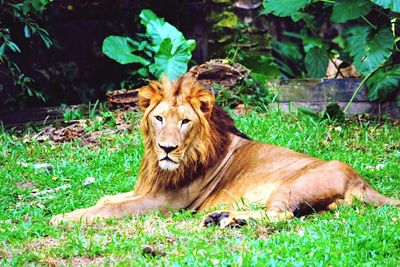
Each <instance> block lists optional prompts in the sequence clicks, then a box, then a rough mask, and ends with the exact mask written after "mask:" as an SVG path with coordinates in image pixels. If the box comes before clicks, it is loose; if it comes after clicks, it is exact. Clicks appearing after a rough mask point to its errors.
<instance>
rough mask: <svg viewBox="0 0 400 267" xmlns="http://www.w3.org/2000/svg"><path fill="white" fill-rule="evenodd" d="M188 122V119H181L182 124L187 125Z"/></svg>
mask: <svg viewBox="0 0 400 267" xmlns="http://www.w3.org/2000/svg"><path fill="white" fill-rule="evenodd" d="M189 122H190V120H188V119H183V120H182V124H187V123H189Z"/></svg>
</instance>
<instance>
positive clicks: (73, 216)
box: [50, 209, 90, 225]
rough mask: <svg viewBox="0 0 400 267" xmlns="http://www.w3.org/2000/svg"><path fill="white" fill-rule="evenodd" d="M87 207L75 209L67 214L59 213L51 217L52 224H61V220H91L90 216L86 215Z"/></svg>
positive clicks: (69, 221)
mask: <svg viewBox="0 0 400 267" xmlns="http://www.w3.org/2000/svg"><path fill="white" fill-rule="evenodd" d="M85 213H86V209H78V210H74V211H72V212H70V213H66V214H58V215H56V216H54V217H53V218H51V220H50V224H52V225H59V224H60V223H61V222H68V223H71V222H79V221H81V220H85V222H90V220H89V218H86V216H85Z"/></svg>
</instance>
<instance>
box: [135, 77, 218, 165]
mask: <svg viewBox="0 0 400 267" xmlns="http://www.w3.org/2000/svg"><path fill="white" fill-rule="evenodd" d="M139 98H140V106H141V109H142V110H143V111H144V116H143V120H142V124H141V128H142V132H143V135H144V139H145V145H146V146H147V147H146V149H151V150H152V152H153V153H154V154H155V157H156V160H157V161H158V166H159V167H160V168H161V169H163V170H166V171H175V170H177V169H179V168H180V167H181V166H184V165H188V164H190V163H191V164H193V163H195V162H197V161H204V160H205V159H204V157H202V155H205V154H206V153H205V151H206V149H207V147H206V146H207V145H206V144H204V142H202V139H204V138H202V135H204V134H205V130H207V129H208V122H207V115H208V114H209V112H210V111H211V108H212V104H213V101H214V96H213V95H212V93H211V92H209V91H207V90H204V89H203V88H202V87H200V86H199V85H198V84H197V83H196V82H195V81H194V80H192V79H181V80H178V81H177V82H176V83H172V82H169V81H167V82H163V83H155V82H152V83H151V84H150V85H149V86H146V87H143V88H141V89H140V91H139Z"/></svg>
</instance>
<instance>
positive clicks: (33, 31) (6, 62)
mask: <svg viewBox="0 0 400 267" xmlns="http://www.w3.org/2000/svg"><path fill="white" fill-rule="evenodd" d="M50 2H51V1H50V0H25V1H22V2H21V1H5V0H0V75H2V76H4V77H6V79H9V80H11V81H12V82H13V84H14V85H15V86H16V87H19V88H20V92H19V93H18V94H17V95H16V96H12V97H9V98H8V99H7V100H6V102H5V103H2V104H3V105H7V104H8V103H12V102H17V103H18V104H20V105H22V104H23V102H22V101H20V99H23V98H26V97H27V96H29V97H30V96H35V97H38V98H40V99H42V100H43V101H44V100H45V98H44V96H43V95H42V93H41V92H40V91H39V90H38V89H36V88H35V86H34V80H33V79H32V78H30V77H28V76H26V75H25V74H24V73H23V71H22V70H21V69H20V67H19V66H18V65H17V64H16V63H15V62H14V60H13V57H14V55H15V54H21V53H24V52H25V51H22V49H21V48H20V44H17V43H16V42H15V41H14V40H13V38H12V36H13V34H14V33H13V32H11V30H10V29H11V28H13V29H16V28H18V27H21V28H22V29H23V33H24V36H25V38H27V39H30V38H33V37H34V36H38V37H40V38H41V40H42V41H43V43H44V45H45V46H46V47H47V48H50V47H51V46H52V44H53V42H52V41H51V39H50V37H49V34H48V32H47V31H46V30H45V29H43V28H42V27H41V26H40V25H39V24H38V21H39V20H40V17H41V15H42V14H43V12H44V11H45V9H46V7H47V6H48V4H49V3H50ZM1 90H3V88H2V87H0V91H1ZM18 101H20V102H18Z"/></svg>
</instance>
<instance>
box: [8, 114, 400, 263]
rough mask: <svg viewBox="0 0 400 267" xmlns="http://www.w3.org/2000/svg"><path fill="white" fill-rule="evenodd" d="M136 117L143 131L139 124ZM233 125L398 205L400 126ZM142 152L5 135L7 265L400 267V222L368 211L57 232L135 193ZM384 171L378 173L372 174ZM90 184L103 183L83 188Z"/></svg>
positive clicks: (284, 121) (171, 219) (149, 219)
mask: <svg viewBox="0 0 400 267" xmlns="http://www.w3.org/2000/svg"><path fill="white" fill-rule="evenodd" d="M132 117H134V118H136V119H135V120H136V123H137V117H138V116H137V115H134V116H132ZM235 121H236V123H237V126H238V128H239V129H241V130H242V131H243V132H245V133H247V134H248V135H249V136H250V137H251V138H253V139H255V140H257V141H260V142H267V143H273V144H277V145H281V146H285V147H289V148H291V149H294V150H296V151H299V152H303V153H307V154H310V155H312V156H315V157H318V158H322V159H338V160H342V161H344V162H346V163H349V164H351V165H352V166H354V167H355V169H356V170H357V171H358V172H359V173H360V174H361V175H363V176H364V177H365V178H366V179H367V180H368V181H369V182H370V183H371V184H372V185H373V186H374V187H375V188H376V189H377V190H378V191H380V192H382V193H384V194H386V195H389V196H392V197H395V198H400V143H399V140H400V127H399V125H398V124H397V125H396V124H394V123H390V122H386V123H383V124H377V123H374V122H365V121H364V122H361V123H360V122H356V121H353V122H349V121H347V122H344V123H341V124H338V123H333V122H329V121H326V120H325V121H318V120H316V119H313V118H312V117H309V116H307V115H302V114H297V115H296V114H292V115H286V114H280V113H279V112H271V113H269V114H267V115H263V116H258V115H246V116H243V117H235ZM97 126H98V125H97ZM103 127H104V125H103ZM26 134H29V133H26ZM31 135H32V133H31ZM142 152H143V147H142V145H141V138H140V134H139V133H138V131H137V130H135V131H134V132H133V133H131V134H127V133H122V134H121V133H119V134H109V135H104V136H103V137H101V138H100V146H98V147H97V146H95V147H87V146H81V145H80V143H79V141H75V142H70V143H64V144H60V145H52V144H51V143H49V142H41V143H40V142H36V141H32V140H31V139H29V138H27V136H25V137H24V136H20V135H18V134H16V133H15V132H4V131H3V132H2V133H0V265H18V266H26V265H27V264H30V263H39V264H44V265H46V264H49V265H51V264H61V265H63V264H66V265H67V264H92V265H95V266H97V265H99V264H103V265H108V264H115V263H118V264H121V265H123V266H124V265H135V266H145V265H146V266H147V265H150V266H165V265H168V266H170V265H177V266H180V265H184V266H211V265H218V266H228V265H233V266H242V265H243V266H266V265H268V266H270V265H280V266H328V265H332V266H338V265H339V266H350V265H354V266H361V265H362V266H364V265H371V266H376V265H379V266H396V265H400V253H399V251H400V210H399V208H394V207H388V206H384V207H380V208H374V207H371V206H364V205H361V204H359V205H356V206H354V207H346V208H343V207H341V208H339V209H338V210H336V211H333V212H327V213H323V214H314V215H310V216H307V217H304V218H295V219H293V220H290V221H289V222H285V223H273V224H268V223H253V224H250V225H248V226H245V227H243V228H241V229H219V228H203V227H201V226H200V223H201V218H202V214H193V213H192V212H190V211H184V212H174V213H173V214H171V215H168V216H162V215H160V214H158V213H153V214H147V215H143V216H138V217H135V218H132V217H127V218H123V219H120V220H108V221H106V222H102V223H98V224H96V225H94V226H83V225H79V224H76V225H74V226H72V227H66V226H62V227H54V226H50V225H49V224H48V221H49V220H50V218H51V217H52V216H53V215H55V214H59V213H63V212H68V211H72V210H74V209H76V208H81V207H88V206H90V205H93V204H95V202H96V200H97V199H99V198H100V197H101V196H103V195H106V194H116V193H119V192H126V191H129V190H131V189H132V188H133V187H134V185H135V182H136V175H137V172H138V168H139V165H140V159H141V155H142ZM39 162H45V163H50V164H52V165H53V169H52V170H49V171H48V170H37V169H35V168H33V167H32V166H31V165H29V166H28V167H24V166H23V165H21V163H32V164H34V163H39ZM379 164H381V165H379ZM377 165H378V166H381V168H379V167H378V168H373V167H375V166H377ZM371 166H372V167H371ZM89 176H92V177H95V178H96V180H95V182H94V183H92V184H89V185H86V186H84V185H83V184H82V182H83V181H84V180H85V179H86V178H87V177H89ZM29 183H31V184H29ZM66 184H67V185H70V188H66V189H63V190H60V191H58V192H55V193H54V192H53V193H48V194H46V195H44V196H38V197H34V196H32V194H31V193H32V192H37V191H42V190H46V189H52V188H57V187H59V186H62V185H66ZM23 185H25V187H26V188H23V187H24V186H23ZM146 246H149V247H150V249H148V250H150V251H151V248H153V249H154V250H155V252H154V253H153V254H154V255H153V254H152V253H145V252H144V248H145V247H146Z"/></svg>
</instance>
